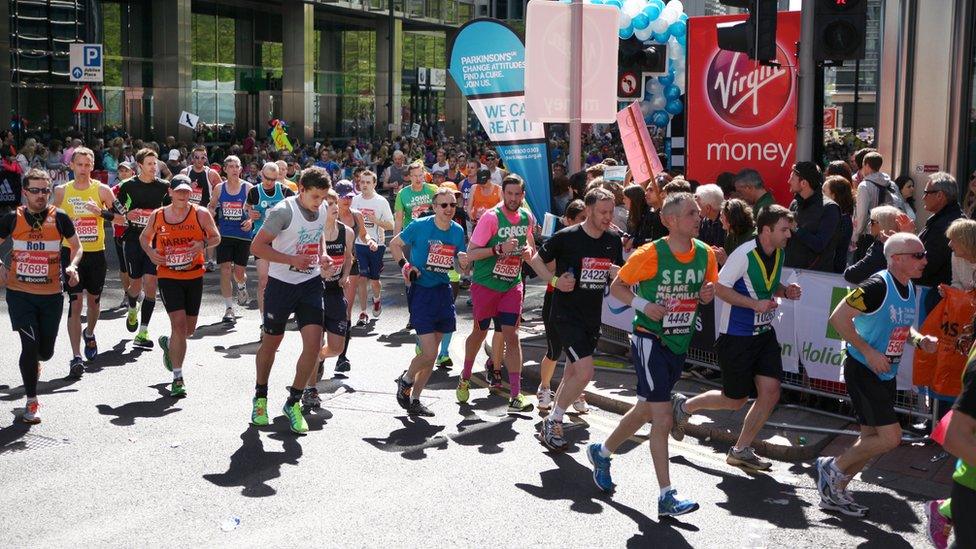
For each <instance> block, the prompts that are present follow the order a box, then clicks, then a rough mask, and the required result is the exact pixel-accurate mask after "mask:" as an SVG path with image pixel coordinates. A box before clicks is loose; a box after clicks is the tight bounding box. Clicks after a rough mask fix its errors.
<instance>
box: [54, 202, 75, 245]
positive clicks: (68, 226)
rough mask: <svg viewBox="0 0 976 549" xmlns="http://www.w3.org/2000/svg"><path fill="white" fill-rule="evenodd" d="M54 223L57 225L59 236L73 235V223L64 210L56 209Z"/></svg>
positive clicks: (69, 236) (67, 236)
mask: <svg viewBox="0 0 976 549" xmlns="http://www.w3.org/2000/svg"><path fill="white" fill-rule="evenodd" d="M54 223H55V224H56V225H57V226H58V231H59V232H60V233H61V236H63V237H65V238H71V237H72V236H74V235H75V224H74V222H73V221H71V218H70V217H68V214H66V213H65V212H64V210H60V209H59V210H58V213H57V214H55V217H54Z"/></svg>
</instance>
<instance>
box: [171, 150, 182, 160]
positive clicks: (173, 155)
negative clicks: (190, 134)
mask: <svg viewBox="0 0 976 549" xmlns="http://www.w3.org/2000/svg"><path fill="white" fill-rule="evenodd" d="M169 159H170V160H172V161H176V160H179V159H180V151H179V150H178V149H170V150H169Z"/></svg>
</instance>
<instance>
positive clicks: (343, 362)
mask: <svg viewBox="0 0 976 549" xmlns="http://www.w3.org/2000/svg"><path fill="white" fill-rule="evenodd" d="M351 369H352V363H351V362H349V359H348V358H346V357H344V356H340V357H339V358H338V359H337V360H336V367H335V371H336V372H348V371H349V370H351Z"/></svg>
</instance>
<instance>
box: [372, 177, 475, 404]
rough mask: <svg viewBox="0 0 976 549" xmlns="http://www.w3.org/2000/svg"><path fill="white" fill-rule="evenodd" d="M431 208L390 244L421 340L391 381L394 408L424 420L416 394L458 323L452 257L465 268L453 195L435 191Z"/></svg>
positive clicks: (465, 260) (447, 192) (422, 386)
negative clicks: (450, 273)
mask: <svg viewBox="0 0 976 549" xmlns="http://www.w3.org/2000/svg"><path fill="white" fill-rule="evenodd" d="M412 168H413V167H412V166H411V171H410V173H411V174H412V177H415V176H416V174H417V173H420V170H415V169H412ZM433 204H434V215H433V216H430V217H426V218H423V219H420V220H417V221H414V222H412V223H410V224H409V226H408V227H407V228H406V229H404V230H403V232H401V233H400V234H398V235H397V236H395V237H394V238H393V240H391V241H390V251H391V252H392V253H393V259H395V260H396V262H397V264H398V265H399V266H400V268H401V269H403V272H404V273H405V274H406V278H409V279H411V280H412V281H413V283H412V284H410V286H409V288H408V289H407V303H408V308H409V310H410V323H411V324H412V325H413V327H414V329H415V330H416V331H417V338H418V339H419V340H420V342H419V346H420V353H418V354H417V355H416V356H414V358H413V360H412V361H410V367H409V368H408V369H407V370H404V372H403V373H402V374H401V375H399V376H397V378H396V380H395V381H396V384H397V393H396V398H397V403H398V404H399V405H400V406H401V407H402V408H403V409H405V410H407V413H408V414H410V415H412V416H427V417H430V416H433V415H434V412H432V411H430V409H429V408H427V407H426V406H424V404H423V403H422V402H420V393H421V391H423V389H424V386H425V385H426V384H427V380H428V379H429V378H430V374H431V372H432V371H433V369H434V362H435V361H436V360H437V349H438V346H439V345H440V342H441V338H442V337H443V336H444V334H445V333H449V332H453V331H454V330H455V328H456V324H457V318H456V316H455V309H454V294H453V292H452V291H451V284H450V279H449V278H448V276H447V273H448V271H450V270H451V269H452V268H454V260H455V258H457V260H458V263H459V265H460V267H461V270H462V271H466V270H467V269H468V266H469V263H468V255H467V254H466V253H465V249H466V246H465V243H464V229H462V228H461V226H460V225H458V224H457V223H455V222H454V221H452V220H451V218H452V217H454V209H455V208H457V200H456V199H455V198H454V191H452V190H451V189H448V188H442V189H438V190H437V192H436V194H435V195H434V202H433ZM402 213H403V212H402V211H401V212H400V214H401V215H402ZM404 246H409V247H410V262H409V263H407V260H406V259H405V258H404V252H403V248H404Z"/></svg>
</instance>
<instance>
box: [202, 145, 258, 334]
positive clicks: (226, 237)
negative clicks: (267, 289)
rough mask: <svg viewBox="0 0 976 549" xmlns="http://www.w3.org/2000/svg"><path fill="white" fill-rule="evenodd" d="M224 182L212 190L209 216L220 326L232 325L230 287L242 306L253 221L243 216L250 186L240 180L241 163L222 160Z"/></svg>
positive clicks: (231, 156)
mask: <svg viewBox="0 0 976 549" xmlns="http://www.w3.org/2000/svg"><path fill="white" fill-rule="evenodd" d="M224 172H225V173H226V174H227V181H225V182H223V183H218V184H217V186H216V187H214V192H213V197H212V198H211V199H210V205H209V208H210V212H211V213H212V214H214V216H216V218H217V219H218V222H217V228H218V229H219V230H220V244H219V245H218V246H217V265H218V266H219V267H220V295H221V296H222V297H223V298H224V307H225V310H224V318H223V320H224V322H234V320H235V318H236V316H235V315H234V297H233V296H234V286H232V282H231V279H233V284H234V285H235V286H236V288H237V304H238V305H240V306H242V307H243V306H245V305H247V304H248V302H249V301H250V300H251V297H250V296H249V295H247V259H248V257H249V256H250V255H251V234H252V233H251V229H252V225H253V223H254V221H253V220H252V219H251V217H250V215H249V214H248V212H247V208H246V204H247V196H248V193H249V192H250V191H251V184H250V183H248V182H246V181H243V180H241V177H240V176H241V159H240V158H237V157H236V156H234V155H230V156H228V157H227V158H225V159H224Z"/></svg>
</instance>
